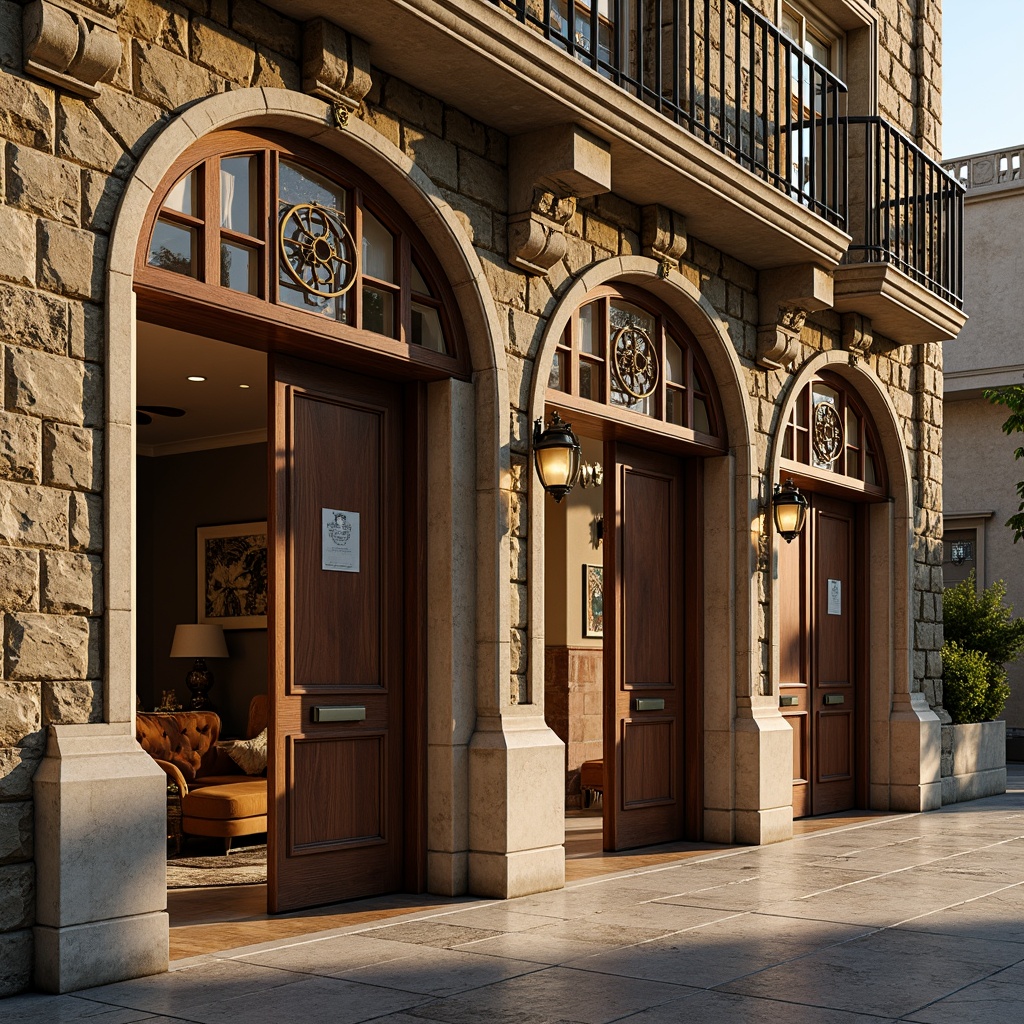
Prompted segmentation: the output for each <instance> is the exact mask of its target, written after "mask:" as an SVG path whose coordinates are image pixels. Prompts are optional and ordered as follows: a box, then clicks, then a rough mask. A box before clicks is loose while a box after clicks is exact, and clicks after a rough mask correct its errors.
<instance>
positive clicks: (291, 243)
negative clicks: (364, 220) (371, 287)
mask: <svg viewBox="0 0 1024 1024" xmlns="http://www.w3.org/2000/svg"><path fill="white" fill-rule="evenodd" d="M281 260H282V262H283V264H284V267H285V269H286V270H287V271H288V274H289V276H290V277H291V278H292V280H293V281H295V283H296V284H297V285H298V286H299V287H300V288H302V289H303V290H304V291H306V292H309V294H310V295H315V296H317V298H321V299H334V298H337V297H338V296H339V295H344V294H345V292H347V291H348V290H349V289H350V288H351V287H352V285H354V284H355V283H356V272H357V271H358V269H359V246H358V245H356V240H355V237H354V236H353V234H352V232H351V231H349V229H348V225H347V224H346V223H345V218H344V216H343V215H342V214H340V213H339V212H338V211H337V210H332V209H330V208H329V207H327V206H320V204H319V203H299V204H297V205H296V206H293V207H292V208H291V209H289V210H286V211H285V213H284V215H283V216H282V217H281Z"/></svg>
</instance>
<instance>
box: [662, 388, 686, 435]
mask: <svg viewBox="0 0 1024 1024" xmlns="http://www.w3.org/2000/svg"><path fill="white" fill-rule="evenodd" d="M685 412H686V394H685V393H684V392H682V391H677V390H676V389H675V388H668V389H667V390H666V391H665V419H666V420H667V421H668V422H669V423H675V424H676V426H679V427H681V426H683V415H684V414H685Z"/></svg>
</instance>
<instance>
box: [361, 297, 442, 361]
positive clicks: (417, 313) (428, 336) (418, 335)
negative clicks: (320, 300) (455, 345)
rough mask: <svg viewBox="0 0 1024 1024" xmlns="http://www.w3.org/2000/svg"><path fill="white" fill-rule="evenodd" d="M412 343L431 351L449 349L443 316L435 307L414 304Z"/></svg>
mask: <svg viewBox="0 0 1024 1024" xmlns="http://www.w3.org/2000/svg"><path fill="white" fill-rule="evenodd" d="M364 294H365V292H364ZM412 343H413V344H414V345H422V346H423V347H424V348H429V349H430V351H431V352H447V351H448V347H447V346H446V345H445V343H444V332H443V331H442V330H441V317H440V315H439V314H438V312H437V310H436V309H434V308H433V307H431V306H421V305H420V304H419V303H418V302H414V303H413V304H412Z"/></svg>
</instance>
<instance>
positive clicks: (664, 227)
mask: <svg viewBox="0 0 1024 1024" xmlns="http://www.w3.org/2000/svg"><path fill="white" fill-rule="evenodd" d="M689 240H690V239H689V236H688V235H687V233H686V218H685V217H684V216H683V215H682V214H681V213H676V211H675V210H670V209H668V207H666V206H645V207H644V208H643V220H642V223H641V232H640V244H641V246H642V247H643V253H644V255H645V256H649V257H650V258H651V259H654V260H657V261H658V262H659V263H660V264H661V276H662V277H668V275H669V273H670V272H671V271H673V270H678V269H679V261H680V260H681V259H682V257H683V253H685V252H686V246H687V244H688V243H689Z"/></svg>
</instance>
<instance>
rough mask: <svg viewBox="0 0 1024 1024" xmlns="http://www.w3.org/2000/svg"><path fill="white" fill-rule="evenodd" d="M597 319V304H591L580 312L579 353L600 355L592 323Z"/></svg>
mask: <svg viewBox="0 0 1024 1024" xmlns="http://www.w3.org/2000/svg"><path fill="white" fill-rule="evenodd" d="M596 319H597V304H596V303H591V304H590V305H589V306H584V307H583V308H582V309H581V310H580V351H581V352H589V353H591V354H592V355H600V354H601V353H600V352H599V351H598V349H597V337H596V336H595V334H594V323H595V321H596Z"/></svg>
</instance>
